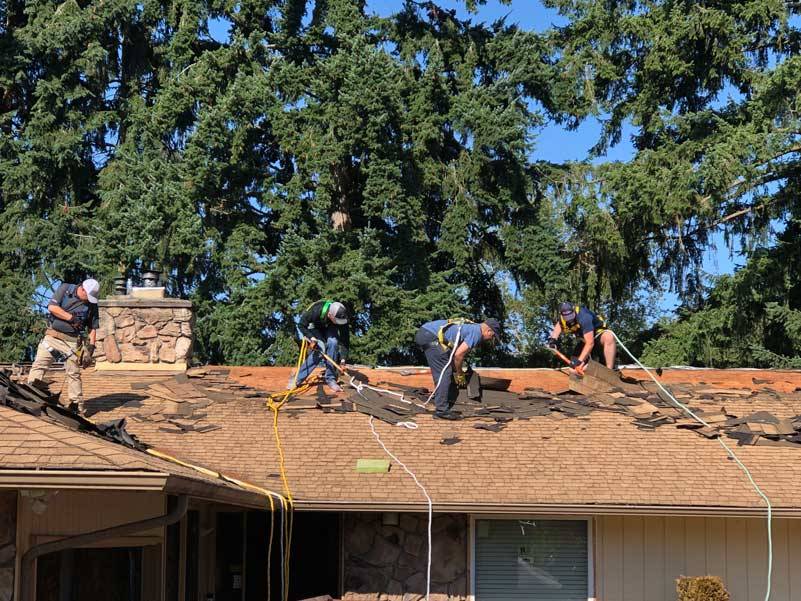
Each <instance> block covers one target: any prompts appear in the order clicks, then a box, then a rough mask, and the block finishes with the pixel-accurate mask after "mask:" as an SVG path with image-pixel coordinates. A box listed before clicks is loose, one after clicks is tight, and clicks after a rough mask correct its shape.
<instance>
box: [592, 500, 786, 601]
mask: <svg viewBox="0 0 801 601" xmlns="http://www.w3.org/2000/svg"><path fill="white" fill-rule="evenodd" d="M772 532H773V547H774V551H773V552H774V564H773V578H772V579H771V581H772V593H771V597H770V598H771V601H798V600H800V599H801V520H788V519H776V520H774V521H773V530H772ZM595 573H596V596H597V600H598V601H642V600H644V599H647V600H648V601H675V599H676V579H677V578H678V577H679V576H704V575H714V576H720V577H721V578H722V579H723V582H724V583H725V584H726V587H727V589H728V590H729V593H731V598H732V601H763V599H764V598H765V587H766V575H767V531H766V522H765V519H764V518H761V519H759V518H712V517H709V518H702V517H687V518H681V517H613V516H603V517H598V518H596V519H595Z"/></svg>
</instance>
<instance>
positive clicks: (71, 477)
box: [0, 469, 169, 491]
mask: <svg viewBox="0 0 801 601" xmlns="http://www.w3.org/2000/svg"><path fill="white" fill-rule="evenodd" d="M168 477H169V474H166V473H163V472H147V471H130V472H126V471H110V470H105V471H104V470H50V469H46V470H41V469H39V470H37V469H20V470H13V469H12V470H9V469H0V488H58V489H63V490H71V489H100V490H112V489H113V490H154V491H163V490H164V487H165V485H166V483H167V479H168Z"/></svg>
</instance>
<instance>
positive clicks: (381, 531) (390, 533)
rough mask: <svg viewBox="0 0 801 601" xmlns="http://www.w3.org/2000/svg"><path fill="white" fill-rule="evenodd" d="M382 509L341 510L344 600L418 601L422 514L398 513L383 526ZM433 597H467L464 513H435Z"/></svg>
mask: <svg viewBox="0 0 801 601" xmlns="http://www.w3.org/2000/svg"><path fill="white" fill-rule="evenodd" d="M381 516H382V514H380V513H347V514H345V524H344V527H345V588H344V595H343V599H345V600H347V601H419V600H420V599H423V598H425V593H426V563H427V560H428V549H427V529H428V515H427V514H425V513H421V514H417V513H401V514H400V520H399V525H398V526H384V525H383V524H382V523H381ZM432 539H433V541H432V545H431V547H432V553H431V558H432V561H431V597H430V598H431V601H450V600H458V601H463V600H465V599H467V578H468V570H467V545H468V521H467V516H466V515H461V514H445V515H435V516H434V521H433V524H432Z"/></svg>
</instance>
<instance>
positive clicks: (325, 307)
mask: <svg viewBox="0 0 801 601" xmlns="http://www.w3.org/2000/svg"><path fill="white" fill-rule="evenodd" d="M333 302H334V301H331V300H327V301H323V309H322V311H320V319H322V320H323V321H325V320H326V318H327V317H328V310H329V309H330V308H331V303H333ZM309 309H311V307H309Z"/></svg>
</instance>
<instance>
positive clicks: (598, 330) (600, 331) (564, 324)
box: [559, 305, 607, 336]
mask: <svg viewBox="0 0 801 601" xmlns="http://www.w3.org/2000/svg"><path fill="white" fill-rule="evenodd" d="M573 311H574V312H575V313H576V321H575V323H574V324H573V325H572V326H571V325H568V323H567V321H565V318H564V316H563V315H562V314H561V313H560V314H559V321H560V322H561V325H562V332H564V333H566V334H576V333H578V331H579V330H581V324H580V323H579V322H578V314H579V311H581V307H579V306H578V305H576V306H575V307H574V308H573ZM595 316H596V317H597V318H598V319H599V320H600V321H601V325H600V326H598V327H597V328H595V332H594V334H595V335H596V336H599V335H600V334H603V333H604V332H605V331H606V330H607V325H606V318H604V317H603V316H602V315H598V314H597V313H596V315H595Z"/></svg>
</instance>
